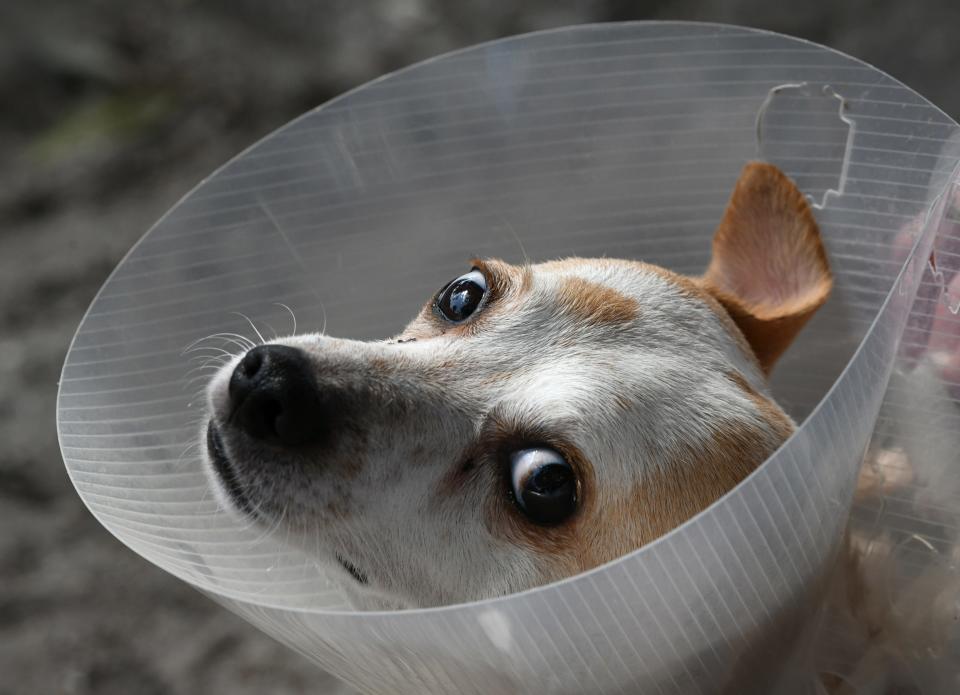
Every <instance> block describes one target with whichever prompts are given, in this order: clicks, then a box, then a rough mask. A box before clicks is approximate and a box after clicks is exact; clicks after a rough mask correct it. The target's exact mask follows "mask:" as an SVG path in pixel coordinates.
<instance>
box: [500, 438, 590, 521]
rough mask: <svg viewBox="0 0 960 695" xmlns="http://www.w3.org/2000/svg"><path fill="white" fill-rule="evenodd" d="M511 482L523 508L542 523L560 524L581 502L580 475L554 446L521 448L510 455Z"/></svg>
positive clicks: (514, 494)
mask: <svg viewBox="0 0 960 695" xmlns="http://www.w3.org/2000/svg"><path fill="white" fill-rule="evenodd" d="M510 482H511V484H512V486H513V496H514V499H516V501H517V504H518V505H519V507H520V509H522V510H523V512H524V513H525V514H526V515H527V516H528V517H529V518H530V520H531V521H534V522H536V523H538V524H544V525H550V524H559V523H560V522H561V521H563V520H564V519H566V518H567V517H568V516H570V515H571V514H573V511H574V509H575V508H576V506H577V479H576V476H575V475H574V473H573V468H571V467H570V464H569V463H567V462H566V460H565V459H564V458H563V457H562V456H561V455H560V454H558V453H557V452H556V451H554V450H553V449H546V448H541V447H538V448H534V449H520V450H519V451H515V452H514V453H512V454H511V455H510Z"/></svg>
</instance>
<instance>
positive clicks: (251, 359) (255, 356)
mask: <svg viewBox="0 0 960 695" xmlns="http://www.w3.org/2000/svg"><path fill="white" fill-rule="evenodd" d="M262 365H263V352H262V351H261V350H256V349H254V350H250V351H249V352H247V354H246V355H244V356H243V359H242V360H240V364H238V365H237V367H238V368H239V369H240V371H241V372H242V373H243V375H244V376H245V377H247V378H248V379H250V378H252V377H253V376H255V375H256V373H257V372H258V371H260V367H261V366H262Z"/></svg>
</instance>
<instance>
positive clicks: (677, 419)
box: [202, 162, 832, 609]
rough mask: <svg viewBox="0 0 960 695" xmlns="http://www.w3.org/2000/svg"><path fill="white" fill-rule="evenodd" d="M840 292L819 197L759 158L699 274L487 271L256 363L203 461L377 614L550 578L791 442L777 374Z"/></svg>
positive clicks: (581, 261)
mask: <svg viewBox="0 0 960 695" xmlns="http://www.w3.org/2000/svg"><path fill="white" fill-rule="evenodd" d="M831 286H832V276H831V271H830V267H829V263H828V260H827V255H826V252H825V250H824V246H823V243H822V241H821V237H820V233H819V230H818V227H817V223H816V220H815V218H814V215H813V213H812V211H811V208H810V206H809V204H808V202H807V200H806V198H805V197H804V195H803V194H802V193H801V191H800V190H799V189H798V188H797V186H796V185H795V184H794V183H793V182H792V181H791V180H790V179H789V178H788V177H787V176H785V175H784V174H783V173H782V172H781V171H780V170H779V169H777V168H776V167H775V166H773V165H770V164H766V163H760V162H751V163H748V164H747V165H746V167H745V168H744V169H743V171H742V173H741V175H740V177H739V179H738V180H737V182H736V185H735V187H734V190H733V192H732V194H731V197H730V200H729V203H728V205H727V207H726V210H725V212H724V213H723V216H722V219H721V220H720V223H719V226H718V228H717V230H716V233H715V236H714V238H713V246H712V258H711V260H710V263H709V266H708V267H707V269H706V272H705V273H704V274H703V275H702V276H700V277H688V276H683V275H679V274H677V273H674V272H671V271H670V270H667V269H665V268H661V267H657V266H655V265H650V264H646V263H642V262H638V261H632V260H615V259H586V258H568V259H565V260H559V261H551V262H546V263H537V264H527V265H523V266H516V265H510V264H508V263H505V262H502V261H499V260H490V259H487V260H474V261H472V263H471V264H470V266H469V267H468V269H467V271H466V272H464V273H463V274H461V275H459V276H458V277H457V278H455V279H454V280H452V281H451V282H450V283H448V284H447V285H445V286H444V287H443V288H441V289H440V291H439V292H438V293H437V294H436V296H435V297H433V298H431V299H430V300H429V301H428V302H427V303H426V305H425V306H424V307H423V309H422V310H421V311H420V313H419V314H418V315H417V316H416V317H415V318H414V319H413V321H412V322H411V323H410V324H409V325H408V326H407V327H406V328H405V329H404V330H403V332H402V333H401V334H400V335H398V336H396V337H394V338H393V339H389V340H383V341H373V342H361V341H354V340H340V339H336V338H332V337H328V336H326V335H322V334H310V335H296V336H293V337H288V338H283V339H277V340H274V341H270V342H269V343H267V344H263V345H259V346H257V347H255V348H253V349H250V350H248V351H246V352H245V353H244V354H242V355H237V356H236V357H234V358H233V359H231V360H230V361H229V362H228V363H227V364H225V365H224V366H223V368H221V369H220V370H219V371H218V372H217V373H216V375H215V376H214V378H213V379H212V380H211V382H210V383H209V386H208V388H207V401H208V411H209V419H208V423H207V425H206V428H205V431H204V433H203V435H202V436H203V437H204V438H205V440H206V441H205V444H206V446H205V447H204V448H205V450H206V454H205V457H204V458H205V466H206V469H207V471H208V473H209V476H210V478H211V480H212V481H213V486H214V487H215V489H216V490H217V494H218V496H219V498H220V501H221V503H222V504H223V505H224V506H226V507H228V508H229V509H231V510H233V511H235V512H237V513H239V514H242V515H243V516H244V517H246V518H248V519H250V520H251V521H252V522H253V523H256V524H259V525H262V526H263V528H264V529H271V530H275V531H276V532H277V535H278V537H279V538H283V539H286V542H288V543H290V544H293V545H295V546H297V547H299V548H301V549H302V550H304V551H305V552H307V553H309V554H310V555H311V556H313V557H314V558H315V559H316V560H317V562H320V563H328V564H329V565H330V567H331V573H332V574H335V575H336V576H337V577H338V578H339V580H340V581H341V583H342V584H343V586H344V590H345V593H346V594H347V596H348V597H349V600H350V602H351V603H352V604H353V605H354V606H355V607H357V608H359V609H390V608H409V607H427V606H437V605H443V604H450V603H458V602H464V601H470V600H476V599H482V598H488V597H493V596H498V595H503V594H508V593H512V592H516V591H521V590H524V589H528V588H531V587H535V586H538V585H542V584H545V583H549V582H553V581H555V580H558V579H561V578H563V577H566V576H569V575H572V574H575V573H579V572H582V571H584V570H587V569H590V568H592V567H595V566H597V565H600V564H603V563H606V562H608V561H610V560H613V559H615V558H617V557H619V556H621V555H623V554H625V553H627V552H629V551H631V550H634V549H636V548H638V547H641V546H643V545H644V544H646V543H649V542H650V541H652V540H654V539H656V538H657V537H659V536H661V535H662V534H664V533H666V532H667V531H669V530H671V529H672V528H674V527H676V526H677V525H679V524H681V523H682V522H684V521H685V520H687V519H689V518H690V517H692V516H694V515H695V514H697V513H698V512H699V511H701V510H703V509H704V508H706V507H707V506H708V505H710V504H711V503H712V502H714V501H715V500H717V499H718V498H719V497H721V496H722V495H723V494H725V493H726V492H727V491H729V490H730V489H732V488H733V487H734V486H736V485H737V483H739V482H740V481H741V480H743V478H744V477H746V476H747V475H748V474H749V473H750V472H751V471H753V470H754V469H755V468H756V467H757V466H758V465H759V464H761V463H762V462H763V461H764V460H765V459H766V458H767V457H768V456H769V455H770V454H771V453H773V452H774V451H775V450H776V449H777V448H778V447H779V446H780V445H781V444H782V443H783V442H784V441H785V440H786V439H787V438H788V437H789V436H790V435H791V433H793V432H794V430H795V423H794V422H793V420H791V418H790V417H789V416H788V415H787V414H786V413H785V412H784V410H783V409H782V408H781V407H780V406H779V405H778V404H777V403H776V402H775V401H774V399H773V397H772V396H771V393H770V390H769V387H768V384H767V377H768V375H769V373H770V371H771V369H772V368H773V366H774V364H775V363H776V361H777V359H778V358H779V357H780V356H781V354H782V353H783V352H784V351H785V350H786V349H787V347H788V346H789V345H790V343H791V342H792V341H793V340H794V338H795V337H796V336H797V334H798V333H799V332H800V330H801V329H802V328H803V326H804V324H806V322H807V321H808V320H809V319H810V318H811V316H812V315H813V314H814V313H815V312H816V311H817V309H818V308H819V307H821V306H822V305H823V303H824V302H825V301H826V300H827V298H828V295H829V294H830V290H831Z"/></svg>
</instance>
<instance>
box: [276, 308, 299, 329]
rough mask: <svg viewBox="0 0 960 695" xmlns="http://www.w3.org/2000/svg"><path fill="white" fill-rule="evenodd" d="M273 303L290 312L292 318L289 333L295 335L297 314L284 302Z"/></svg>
mask: <svg viewBox="0 0 960 695" xmlns="http://www.w3.org/2000/svg"><path fill="white" fill-rule="evenodd" d="M274 303H275V304H276V305H277V306H282V307H283V308H284V309H286V310H287V311H288V312H290V318H292V319H293V332H292V333H291V335H296V334H297V315H296V314H294V313H293V309H291V308H290V307H288V306H287V305H286V304H284V303H283V302H274Z"/></svg>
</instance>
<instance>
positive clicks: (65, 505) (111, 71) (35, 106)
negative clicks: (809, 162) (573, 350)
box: [0, 0, 960, 695]
mask: <svg viewBox="0 0 960 695" xmlns="http://www.w3.org/2000/svg"><path fill="white" fill-rule="evenodd" d="M629 19H690V20H704V21H722V22H730V23H736V24H746V25H750V26H756V27H763V28H767V29H772V30H775V31H780V32H785V33H788V34H793V35H795V36H801V37H804V38H807V39H810V40H813V41H817V42H819V43H824V44H827V45H829V46H833V47H835V48H838V49H840V50H842V51H845V52H847V53H851V54H853V55H855V56H858V57H860V58H862V59H864V60H866V61H868V62H870V63H873V64H874V65H876V66H878V67H879V68H881V69H882V70H885V71H887V72H889V73H891V74H892V75H894V76H895V77H897V78H899V79H901V80H903V81H904V82H906V83H907V84H908V85H910V86H912V87H913V88H914V89H916V90H917V91H919V92H920V93H921V94H923V95H925V96H927V97H928V98H930V99H931V100H932V101H933V102H934V103H936V104H938V105H939V106H941V107H942V108H943V109H944V110H946V111H947V112H948V113H950V114H951V115H952V116H953V117H954V118H956V117H958V116H960V80H958V77H960V2H957V0H940V1H938V2H912V3H911V2H904V1H903V0H883V1H878V2H871V1H869V0H843V1H842V2H841V1H839V0H807V1H806V2H803V3H796V5H795V7H793V8H786V7H783V6H780V4H779V3H775V2H771V1H770V0H716V1H715V2H707V1H706V0H649V1H646V2H629V1H628V0H581V1H579V2H547V1H546V0H528V1H527V2H509V3H507V2H504V3H492V2H480V1H479V0H464V1H461V2H453V1H451V0H381V1H379V2H367V1H366V0H316V1H314V2H307V1H305V0H273V1H269V0H2V4H0V106H2V108H0V271H2V272H0V441H2V445H0V695H7V694H11V693H30V694H34V693H97V694H98V695H111V694H114V693H117V694H120V693H123V694H132V693H137V694H140V693H143V694H147V695H150V694H152V693H212V694H219V693H231V694H234V693H236V694H242V693H305V692H317V693H323V692H332V689H333V684H332V683H331V681H330V680H329V679H328V678H327V677H325V676H323V674H321V673H320V672H319V671H318V670H316V669H315V668H313V667H312V666H311V665H310V664H308V663H307V662H306V661H304V660H302V659H301V658H300V657H298V656H296V655H295V654H293V653H290V652H288V651H287V650H286V649H285V648H283V647H281V646H279V645H277V644H276V643H274V642H272V641H271V640H270V639H269V638H267V637H264V636H262V635H260V634H259V633H258V632H256V631H255V630H254V629H253V628H251V627H249V626H247V625H246V624H245V623H243V622H242V621H240V620H239V619H237V618H235V617H233V616H232V615H230V614H228V613H227V612H226V611H224V610H223V609H221V608H219V607H218V606H217V605H215V604H214V603H213V602H211V601H210V600H208V599H207V598H205V597H204V596H202V595H200V594H199V593H197V592H195V591H193V590H192V589H190V588H188V587H187V586H185V585H183V584H181V583H179V582H178V581H175V580H174V579H172V578H171V577H169V576H167V575H165V574H164V573H162V572H161V571H159V570H157V569H155V568H153V567H152V566H151V565H149V564H148V563H146V562H145V561H143V560H141V559H139V558H138V557H136V556H135V555H134V554H133V553H132V552H130V551H128V550H126V549H125V548H124V547H123V546H121V545H120V543H119V542H117V541H115V540H114V539H113V538H112V537H111V536H110V535H109V534H108V533H107V532H106V531H104V530H103V529H102V528H101V527H100V526H99V525H98V524H97V523H96V522H95V521H94V520H93V518H92V517H91V516H90V515H89V514H88V513H87V512H86V511H85V509H84V508H83V506H82V505H81V503H80V501H79V498H78V497H77V496H76V495H75V494H74V492H73V489H72V487H71V485H70V483H69V481H68V480H67V477H66V474H65V472H64V469H63V464H62V462H61V459H60V454H59V451H58V448H57V440H56V431H55V426H54V403H55V396H56V384H57V378H58V375H59V371H60V366H61V363H62V361H63V357H64V354H65V352H66V349H67V346H68V343H69V340H70V338H71V336H72V334H73V331H74V329H75V328H76V325H77V323H78V322H79V320H80V318H81V315H82V313H83V311H84V309H85V308H86V307H87V305H88V304H89V302H90V300H91V299H92V297H93V295H94V293H95V292H96V291H97V289H98V288H99V286H100V284H101V283H102V282H103V280H104V279H105V277H106V275H107V273H109V271H110V270H111V269H112V268H113V266H114V265H115V264H116V263H117V261H118V260H119V259H120V258H121V256H122V255H123V254H124V252H125V251H126V250H127V249H128V248H129V247H130V245H131V244H133V242H134V241H135V240H136V239H137V238H138V237H139V236H140V235H141V234H142V233H143V232H144V231H145V230H146V229H147V228H148V227H149V226H150V224H151V223H152V222H153V221H154V220H155V219H156V218H157V217H158V216H159V215H161V214H162V213H163V212H164V210H166V209H167V208H168V207H169V206H170V205H172V204H173V203H175V202H176V201H177V199H178V198H179V197H180V196H182V195H183V194H185V193H186V192H187V191H188V190H189V189H190V188H191V187H192V186H193V185H194V184H195V183H197V182H198V181H199V180H200V179H201V178H202V177H203V176H204V175H206V174H207V173H209V172H210V171H211V170H212V169H213V168H214V167H216V166H217V165H219V164H220V163H222V162H223V161H225V160H226V159H227V158H228V157H230V156H231V155H233V154H234V153H236V152H237V151H239V150H240V149H241V148H243V147H245V146H246V145H248V144H250V143H252V142H253V141H255V140H256V139H258V138H259V137H261V136H263V135H265V134H266V133H268V132H270V131H271V130H273V129H274V128H276V127H278V126H280V125H282V124H283V123H285V122H286V121H287V120H289V119H291V118H293V117H294V116H296V115H298V114H299V113H301V112H303V111H305V110H307V109H309V108H311V107H314V106H316V105H318V104H320V103H322V102H324V101H326V100H327V99H329V98H331V97H333V96H335V95H336V94H338V93H340V92H342V91H344V90H346V89H348V88H350V87H353V86H355V85H357V84H360V83H362V82H364V81H366V80H368V79H371V78H373V77H376V76H378V75H380V74H382V73H384V72H388V71H391V70H395V69H397V68H399V67H402V66H404V65H408V64H410V63H412V62H414V61H417V60H420V59H422V58H426V57H429V56H432V55H435V54H438V53H441V52H444V51H448V50H450V49H454V48H458V47H461V46H466V45H469V44H473V43H476V42H480V41H486V40H489V39H493V38H497V37H500V36H506V35H510V34H516V33H520V32H526V31H532V30H536V29H544V28H548V27H554V26H560V25H564V24H575V23H583V22H603V21H619V20H629Z"/></svg>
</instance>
